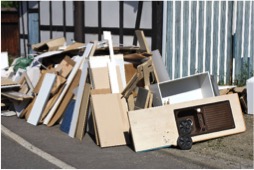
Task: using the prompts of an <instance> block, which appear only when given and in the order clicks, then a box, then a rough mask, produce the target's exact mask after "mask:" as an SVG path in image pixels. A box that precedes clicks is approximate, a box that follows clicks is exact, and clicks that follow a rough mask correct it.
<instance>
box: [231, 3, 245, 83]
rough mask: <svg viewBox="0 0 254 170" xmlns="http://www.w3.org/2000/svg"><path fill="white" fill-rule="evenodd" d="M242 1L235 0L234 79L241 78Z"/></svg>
mask: <svg viewBox="0 0 254 170" xmlns="http://www.w3.org/2000/svg"><path fill="white" fill-rule="evenodd" d="M243 3H244V2H243V1H239V2H237V16H236V32H235V35H234V47H233V49H234V52H233V53H234V58H235V75H234V76H235V80H238V81H239V80H240V79H241V65H242V63H241V62H242V61H241V60H242V59H241V50H243V49H242V31H243V30H242V24H243V20H242V18H243V12H244V11H243Z"/></svg>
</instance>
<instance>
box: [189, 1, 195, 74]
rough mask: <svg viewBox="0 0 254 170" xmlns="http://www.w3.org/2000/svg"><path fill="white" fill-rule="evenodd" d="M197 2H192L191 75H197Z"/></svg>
mask: <svg viewBox="0 0 254 170" xmlns="http://www.w3.org/2000/svg"><path fill="white" fill-rule="evenodd" d="M196 11H197V2H196V1H192V2H191V49H190V53H191V56H190V60H191V61H190V74H191V75H192V74H195V63H196V41H197V40H196V22H197V20H196V18H197V13H196Z"/></svg>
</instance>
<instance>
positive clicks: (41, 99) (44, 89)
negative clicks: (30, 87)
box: [27, 73, 56, 126]
mask: <svg viewBox="0 0 254 170" xmlns="http://www.w3.org/2000/svg"><path fill="white" fill-rule="evenodd" d="M55 79H56V75H55V74H50V73H47V74H46V75H45V78H44V81H43V84H42V86H41V89H40V92H39V94H38V96H37V99H36V101H35V103H34V105H33V108H32V110H31V113H30V115H29V117H28V120H27V122H28V123H30V124H32V125H35V126H36V125H37V124H38V122H39V119H40V117H41V114H42V112H43V109H44V107H45V105H46V103H47V101H48V98H49V95H50V91H51V88H52V87H53V84H54V82H55Z"/></svg>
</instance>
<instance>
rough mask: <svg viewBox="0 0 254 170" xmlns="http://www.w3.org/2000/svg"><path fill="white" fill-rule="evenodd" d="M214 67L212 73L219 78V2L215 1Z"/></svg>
mask: <svg viewBox="0 0 254 170" xmlns="http://www.w3.org/2000/svg"><path fill="white" fill-rule="evenodd" d="M213 10H214V11H213V53H212V55H213V56H212V57H213V68H212V74H213V75H215V79H216V80H217V77H216V75H217V60H218V50H219V49H218V36H219V2H218V1H215V2H214V6H213Z"/></svg>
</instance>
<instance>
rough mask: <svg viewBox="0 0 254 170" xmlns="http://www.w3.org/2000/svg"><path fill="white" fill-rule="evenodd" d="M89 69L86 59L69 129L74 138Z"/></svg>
mask: <svg viewBox="0 0 254 170" xmlns="http://www.w3.org/2000/svg"><path fill="white" fill-rule="evenodd" d="M87 70H88V61H85V62H84V64H83V68H82V73H81V78H80V81H79V86H78V91H77V95H76V102H75V106H74V111H73V114H72V119H71V125H70V130H69V136H70V137H72V138H74V137H75V132H76V128H77V123H78V116H79V111H80V106H81V101H82V96H83V92H84V88H85V83H86V78H87Z"/></svg>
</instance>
